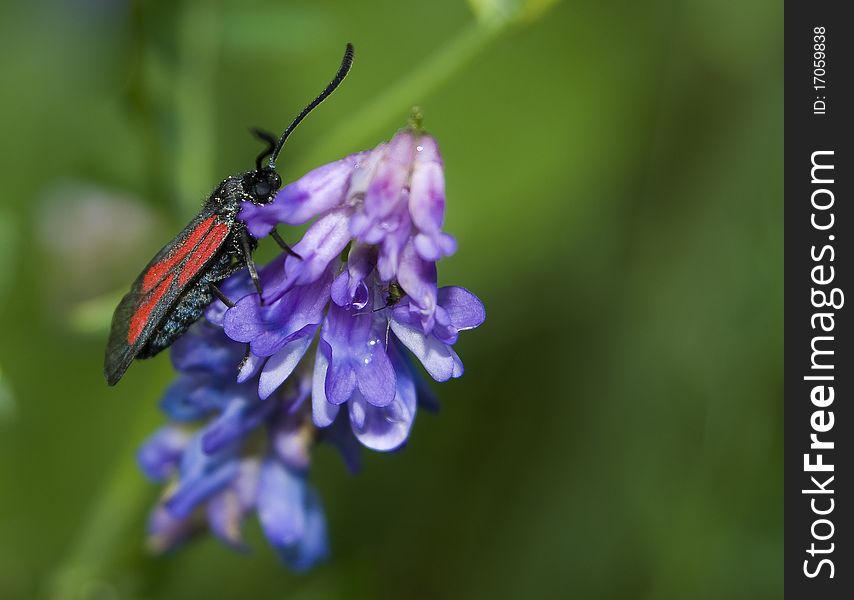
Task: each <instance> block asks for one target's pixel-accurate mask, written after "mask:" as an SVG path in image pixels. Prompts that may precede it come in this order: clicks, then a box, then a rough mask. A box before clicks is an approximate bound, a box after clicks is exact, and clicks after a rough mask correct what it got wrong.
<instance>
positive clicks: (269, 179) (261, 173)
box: [243, 167, 282, 204]
mask: <svg viewBox="0 0 854 600" xmlns="http://www.w3.org/2000/svg"><path fill="white" fill-rule="evenodd" d="M280 187H282V178H281V177H279V174H278V173H276V170H275V169H271V168H270V167H264V168H262V169H259V170H255V171H249V172H248V173H246V174H245V175H244V176H243V191H244V192H246V193H247V194H248V195H249V197H250V200H251V201H252V202H253V203H254V204H267V203H269V202H272V201H273V197H274V195H275V193H276V192H277V191H278V189H279V188H280Z"/></svg>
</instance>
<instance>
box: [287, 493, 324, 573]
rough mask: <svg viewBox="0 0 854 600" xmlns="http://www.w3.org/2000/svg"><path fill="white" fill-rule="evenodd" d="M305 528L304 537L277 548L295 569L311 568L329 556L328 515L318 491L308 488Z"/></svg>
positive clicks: (304, 569) (299, 570)
mask: <svg viewBox="0 0 854 600" xmlns="http://www.w3.org/2000/svg"><path fill="white" fill-rule="evenodd" d="M304 510H305V528H304V530H303V535H302V538H301V539H300V540H299V542H298V543H297V544H295V545H293V546H280V547H278V548H277V550H278V551H279V557H280V558H281V559H282V560H283V561H284V562H285V564H287V565H288V566H289V567H290V568H291V569H293V570H294V571H298V572H302V571H306V570H308V569H310V568H311V567H313V566H314V565H315V564H317V563H318V562H319V561H321V560H323V559H325V558H327V557H328V556H329V538H328V536H327V533H326V516H325V515H324V514H323V507H322V506H321V504H320V499H319V498H318V496H317V493H316V492H315V491H314V490H313V489H312V488H310V487H309V488H308V489H307V490H306V494H305V509H304Z"/></svg>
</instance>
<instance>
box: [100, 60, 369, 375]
mask: <svg viewBox="0 0 854 600" xmlns="http://www.w3.org/2000/svg"><path fill="white" fill-rule="evenodd" d="M352 64H353V46H352V45H351V44H347V49H346V51H345V52H344V58H343V60H342V61H341V67H340V68H339V69H338V72H337V73H336V74H335V77H334V78H333V79H332V81H331V82H330V83H329V85H327V86H326V89H324V90H323V91H322V92H321V93H320V95H319V96H318V97H317V98H315V99H314V100H313V101H312V102H311V103H310V104H309V105H308V106H306V107H305V108H304V109H303V110H302V112H300V114H299V115H297V117H296V118H295V119H294V120H293V122H291V124H290V125H288V127H287V128H286V129H285V131H284V133H282V135H281V137H280V138H279V139H278V140H276V138H275V137H273V136H272V135H270V134H267V133H264V132H261V131H257V130H255V134H256V135H257V136H258V137H260V138H261V139H262V140H264V141H265V142H267V147H266V148H265V149H264V151H263V152H261V154H259V155H258V157H257V158H256V159H255V169H254V170H252V171H247V172H246V173H243V174H240V175H232V176H230V177H228V178H227V179H225V180H224V181H223V182H222V183H220V184H219V185H218V186H217V188H216V189H215V190H214V191H213V192H212V193H211V195H210V196H208V199H207V200H206V201H205V203H204V205H203V207H202V211H201V212H200V213H199V215H198V216H197V217H196V218H195V219H193V220H192V221H191V222H190V224H189V225H187V227H186V228H185V229H184V231H182V232H181V233H179V234H178V236H177V237H175V238H174V239H173V240H172V241H171V242H169V243H168V244H166V245H165V246H164V247H163V248H162V249H161V250H160V252H158V253H157V255H156V256H155V257H154V258H153V259H151V262H149V263H148V265H147V266H146V267H145V269H144V270H143V271H142V273H140V275H139V277H137V279H136V281H134V283H133V285H132V286H131V289H130V291H129V292H128V293H127V294H126V295H125V296H124V298H122V301H121V302H120V303H119V305H118V307H116V311H115V313H114V314H113V322H112V325H111V327H110V338H109V340H108V342H107V350H106V353H105V357H104V376H105V377H106V378H107V383H108V384H110V385H115V384H116V383H118V381H119V379H121V378H122V375H124V373H125V371H127V368H128V367H129V366H130V363H131V362H132V361H133V359H135V358H149V357H151V356H154V355H155V354H157V353H158V352H160V351H161V350H163V349H164V348H168V347H169V346H170V345H171V344H172V342H174V341H175V340H176V339H177V338H178V337H179V336H181V334H183V333H184V332H185V331H186V330H187V329H188V328H189V327H190V325H192V324H193V323H194V322H195V321H196V320H198V318H199V317H200V316H201V315H202V312H203V311H204V309H205V307H207V306H208V304H210V303H211V302H212V301H213V299H214V297H216V298H219V299H220V300H222V301H223V302H224V303H226V304H231V303H230V301H229V300H228V298H226V297H225V295H224V294H223V293H222V292H221V291H220V290H219V288H218V287H217V285H216V284H217V283H218V282H220V281H222V280H223V279H226V278H227V277H229V276H230V275H232V274H233V273H235V272H237V271H239V270H240V269H242V268H244V267H246V268H247V269H248V270H249V274H250V276H251V277H252V281H253V283H254V284H255V289H256V290H257V291H258V294H259V295H260V294H261V281H260V280H259V278H258V273H257V270H256V268H255V263H254V261H253V260H252V252H253V251H254V250H255V248H256V247H257V245H258V241H257V240H256V239H255V238H254V237H253V236H252V234H250V233H249V231H247V229H246V225H245V224H244V223H243V222H242V221H241V220H240V218H239V216H238V213H239V212H240V207H241V204H242V203H243V202H252V203H254V204H267V203H269V202H271V201H272V200H273V198H274V196H275V193H276V191H277V190H278V189H279V188H280V187H281V185H282V179H281V177H279V174H278V173H277V172H276V159H277V158H278V156H279V152H280V151H281V149H282V146H283V145H284V143H285V140H287V138H288V136H289V135H290V134H291V132H292V131H293V130H294V128H296V126H297V125H298V124H299V123H300V121H302V120H303V119H304V118H305V117H306V115H308V113H310V112H311V111H312V110H313V109H314V108H315V107H317V106H318V105H319V104H320V103H321V102H323V101H324V100H325V99H326V98H327V96H329V95H330V94H331V93H332V92H333V91H334V90H335V88H337V87H338V86H339V85H340V84H341V82H342V81H343V80H344V77H345V76H346V75H347V72H348V71H349V70H350V67H351V66H352ZM268 156H269V157H270V159H269V161H268V162H267V164H266V165H265V164H263V163H264V159H266V158H267V157H268ZM271 235H272V237H273V239H275V240H276V242H277V243H278V244H279V245H280V246H281V247H282V248H283V249H284V250H285V251H286V252H290V253H291V254H295V253H294V252H293V251H292V250H291V249H290V248H289V247H288V245H287V244H286V243H285V242H284V240H282V238H281V236H280V235H279V234H278V232H277V231H276V230H275V229H273V231H272V233H271Z"/></svg>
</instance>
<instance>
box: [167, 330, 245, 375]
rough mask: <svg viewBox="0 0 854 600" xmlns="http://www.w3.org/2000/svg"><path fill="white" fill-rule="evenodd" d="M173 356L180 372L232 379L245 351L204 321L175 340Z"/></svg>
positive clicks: (173, 360)
mask: <svg viewBox="0 0 854 600" xmlns="http://www.w3.org/2000/svg"><path fill="white" fill-rule="evenodd" d="M170 354H171V358H172V365H173V366H174V367H175V369H176V370H178V371H181V372H185V373H187V372H199V371H204V372H207V373H218V374H223V375H231V374H233V373H234V369H235V368H236V366H237V364H238V363H239V362H240V359H241V357H242V355H243V350H242V349H241V348H240V345H239V344H234V343H233V342H232V341H231V340H229V339H228V337H227V336H225V335H223V333H222V329H220V328H219V327H214V326H212V325H210V324H208V323H205V322H203V321H202V322H199V323H197V324H196V325H194V326H193V327H192V328H191V329H190V330H189V331H188V332H187V333H186V334H184V335H182V336H181V337H179V338H178V339H177V340H175V343H173V344H172V348H171V352H170Z"/></svg>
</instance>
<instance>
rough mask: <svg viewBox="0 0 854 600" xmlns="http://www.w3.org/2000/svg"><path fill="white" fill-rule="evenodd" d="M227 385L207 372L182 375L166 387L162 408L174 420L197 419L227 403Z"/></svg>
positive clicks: (161, 403) (161, 402)
mask: <svg viewBox="0 0 854 600" xmlns="http://www.w3.org/2000/svg"><path fill="white" fill-rule="evenodd" d="M227 387H228V385H223V382H222V380H221V379H220V378H218V377H216V376H214V375H209V374H207V373H198V374H192V375H182V376H180V377H178V379H176V380H175V381H173V382H172V383H171V384H170V385H169V387H168V388H166V393H165V394H163V398H162V399H161V400H160V409H161V410H162V411H163V412H165V413H166V414H167V415H168V416H169V418H170V419H172V420H173V421H181V422H185V421H196V420H198V419H202V418H204V417H206V416H207V415H209V414H210V413H211V412H213V411H216V410H219V409H220V408H222V407H223V406H224V405H225V402H226V391H225V389H224V388H227Z"/></svg>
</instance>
